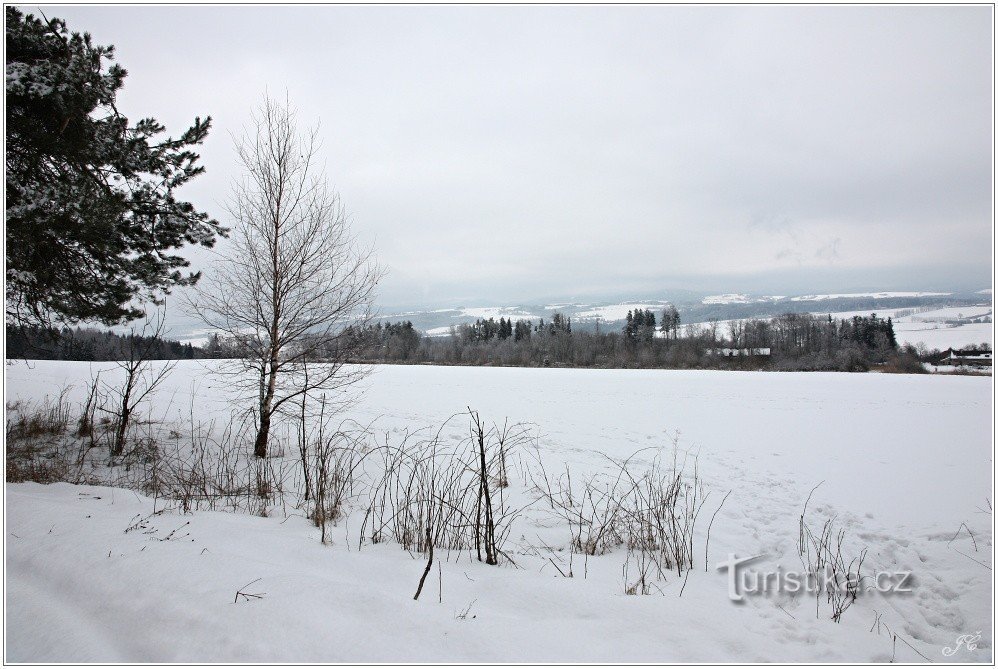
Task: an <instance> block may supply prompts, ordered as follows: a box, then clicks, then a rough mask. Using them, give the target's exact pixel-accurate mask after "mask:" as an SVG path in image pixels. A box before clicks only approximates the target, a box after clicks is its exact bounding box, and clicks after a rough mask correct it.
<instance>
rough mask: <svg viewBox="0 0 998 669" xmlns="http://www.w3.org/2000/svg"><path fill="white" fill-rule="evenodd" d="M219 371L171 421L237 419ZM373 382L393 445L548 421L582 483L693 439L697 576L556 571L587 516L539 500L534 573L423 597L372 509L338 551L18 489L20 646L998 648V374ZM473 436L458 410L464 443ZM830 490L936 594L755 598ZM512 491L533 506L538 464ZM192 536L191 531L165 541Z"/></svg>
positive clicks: (934, 653) (222, 653) (617, 375)
mask: <svg viewBox="0 0 998 669" xmlns="http://www.w3.org/2000/svg"><path fill="white" fill-rule="evenodd" d="M216 364H218V363H217V362H210V363H202V362H198V361H186V362H182V363H181V364H180V365H179V366H178V368H177V369H176V370H175V371H174V373H173V374H172V376H171V377H170V378H169V380H168V382H167V384H166V385H165V386H164V387H163V388H162V389H161V390H160V391H159V393H158V395H157V398H156V402H157V404H156V408H155V411H153V412H152V413H153V416H154V417H155V418H156V419H158V420H162V421H164V422H163V425H162V426H163V429H168V428H175V429H177V430H184V429H187V430H189V429H190V428H189V425H190V414H191V413H193V414H194V415H195V419H197V420H209V419H211V418H216V419H221V420H224V419H225V417H226V416H228V415H229V414H228V409H227V404H226V401H227V400H226V393H227V389H228V388H229V387H230V384H228V383H226V382H225V381H224V380H221V379H219V378H218V377H216V376H213V375H212V374H210V370H211V365H216ZM111 367H113V366H112V365H108V364H99V365H98V364H93V365H91V364H88V363H67V362H33V363H31V364H30V365H26V364H25V363H23V362H20V363H14V364H10V365H8V367H7V369H6V375H7V376H6V380H7V383H6V392H7V397H6V400H7V401H8V402H12V401H16V400H18V399H34V400H38V399H40V398H42V397H43V396H45V395H49V396H53V395H55V394H57V393H58V392H59V391H60V389H61V388H63V387H65V386H67V385H71V386H72V388H71V390H70V391H69V395H70V397H71V398H72V399H73V401H82V399H83V393H84V387H85V384H86V383H87V381H88V380H89V379H90V377H91V375H92V374H93V373H95V372H96V371H97V370H108V369H110V368H111ZM112 376H113V372H105V375H104V377H102V378H111V377H112ZM357 392H358V393H359V394H358V397H357V400H356V402H355V404H354V405H353V406H352V408H350V409H349V412H348V413H349V415H350V416H351V417H352V418H355V419H357V420H358V421H361V422H363V423H365V424H367V423H372V424H373V429H375V430H376V431H378V433H379V434H381V435H384V434H385V433H387V434H388V435H389V436H391V435H396V436H397V435H398V434H399V433H400V432H401V431H403V430H406V429H410V430H412V429H418V428H421V427H426V426H439V425H441V424H442V423H443V422H444V421H445V420H446V419H447V418H448V417H450V416H452V415H453V414H455V413H457V412H460V411H462V410H464V409H465V407H467V406H469V405H470V406H471V407H473V408H475V409H477V410H478V411H480V412H481V414H482V416H483V418H487V419H489V420H497V421H499V422H500V423H501V422H502V421H503V419H505V418H507V417H508V418H509V419H510V420H511V421H523V422H528V423H531V424H532V425H533V427H532V432H533V433H534V434H535V436H536V439H537V442H536V443H537V448H538V450H537V456H538V457H540V458H541V459H542V460H543V462H544V463H545V466H546V467H547V468H549V469H550V470H554V471H558V470H560V469H563V468H564V466H565V465H566V463H567V464H569V465H570V466H571V468H572V472H573V476H575V477H579V476H581V475H583V474H584V473H585V472H587V471H596V470H597V469H599V468H601V467H603V466H605V464H606V460H605V458H604V457H603V455H601V454H606V455H609V456H612V457H616V458H623V457H626V456H628V455H630V454H631V453H633V452H635V451H637V450H638V449H641V448H644V447H661V448H664V449H666V450H667V451H668V450H670V449H671V448H672V446H671V438H672V437H676V438H677V439H678V444H679V447H680V448H681V449H682V450H683V452H685V453H688V454H689V455H690V456H692V455H694V454H695V455H696V456H697V457H698V467H699V473H700V475H701V477H702V478H703V480H704V482H705V483H706V485H707V486H708V490H709V497H708V500H707V503H706V505H705V507H704V509H703V515H702V517H701V519H700V520H699V521H698V524H697V528H698V529H697V539H696V547H695V551H696V556H697V561H698V563H699V567H698V568H697V569H696V570H693V571H690V572H687V574H684V578H679V577H677V576H676V575H675V574H674V573H673V574H672V576H671V577H670V578H669V579H668V580H667V581H665V582H662V583H659V584H658V587H660V589H661V592H660V593H659V592H656V593H655V594H653V595H647V596H628V595H625V594H624V585H623V578H622V566H623V564H624V562H625V559H626V551H625V550H624V549H623V548H621V549H618V550H615V551H612V552H610V553H609V554H607V555H602V556H594V557H589V558H588V561H586V563H585V564H584V563H583V559H582V558H581V557H580V556H578V555H576V556H575V558H574V561H575V562H574V567H573V574H574V578H563V577H562V576H561V575H559V573H558V571H557V570H556V568H555V567H554V566H553V564H555V563H559V562H560V563H561V567H562V569H564V570H566V571H567V561H568V551H567V550H566V547H567V545H568V543H569V539H570V534H569V530H568V527H567V526H565V525H562V524H560V523H559V522H556V521H555V519H553V518H552V517H551V516H550V514H549V513H547V511H546V509H545V508H544V506H543V505H542V504H535V505H533V506H532V507H530V508H529V509H528V510H527V511H526V512H525V513H524V515H523V517H522V518H521V519H520V520H518V521H517V524H516V525H515V526H514V530H513V532H512V533H511V535H510V536H511V543H512V545H513V557H514V559H515V560H516V562H517V566H516V567H514V566H511V565H508V564H507V565H504V566H500V567H491V566H486V565H484V564H482V563H478V562H476V561H474V560H473V559H469V558H468V556H467V555H466V554H465V555H462V556H460V557H458V556H451V559H450V560H449V561H446V562H443V563H442V565H441V570H440V572H439V573H437V572H436V570H437V567H436V566H434V570H433V573H431V575H430V577H429V578H428V579H427V586H426V589H425V590H424V593H423V595H422V597H421V598H420V599H419V601H413V598H412V597H413V592H414V591H415V587H416V583H417V581H418V580H419V577H420V575H421V573H422V571H423V567H424V565H425V559H424V558H423V556H420V555H415V556H410V555H409V554H408V553H406V552H405V551H402V550H400V549H399V547H398V546H397V545H394V544H392V543H382V544H378V545H375V546H370V545H368V546H365V547H364V549H363V550H361V551H358V550H357V536H358V532H359V529H358V528H359V526H360V521H361V519H362V516H363V511H362V510H361V509H358V510H357V511H355V512H354V513H353V514H352V515H350V516H349V517H348V518H347V519H346V520H345V521H342V522H340V523H339V525H338V526H337V527H336V528H334V535H333V544H332V545H331V546H323V545H321V544H320V542H319V538H318V537H319V531H318V530H317V529H316V528H315V527H314V526H313V525H311V524H310V523H309V522H308V521H307V520H306V519H305V518H303V517H302V516H301V515H296V513H295V512H293V510H292V513H291V514H290V515H289V516H287V517H285V515H284V514H283V513H282V512H281V511H280V510H277V511H276V512H275V513H273V514H272V516H271V517H268V518H261V517H256V516H247V515H236V514H225V513H210V512H195V513H193V514H190V515H186V516H185V515H181V514H180V513H179V512H177V511H171V512H168V513H163V514H161V515H157V516H155V517H153V518H151V519H150V521H149V527H148V529H147V530H146V531H144V532H141V533H140V532H130V533H126V532H125V531H124V530H125V529H126V528H127V527H129V526H130V525H132V524H133V523H134V519H135V518H136V517H137V516H138V517H142V516H145V515H147V514H149V513H151V512H152V510H153V504H154V502H153V500H151V499H148V498H145V497H142V496H141V495H138V494H136V493H133V492H130V491H125V490H120V489H108V488H94V487H76V486H70V485H66V484H56V485H50V486H41V485H37V484H8V485H7V486H6V488H5V500H6V527H5V530H6V531H5V546H6V577H7V582H6V647H5V652H6V658H5V659H6V660H7V661H8V662H59V661H62V662H67V661H74V662H95V661H98V662H150V661H155V662H197V661H215V662H219V661H227V662H248V661H258V662H401V661H410V662H446V661H451V662H469V661H478V662H544V661H549V662H608V661H616V662H718V661H720V662H753V661H760V662H761V661H777V662H888V661H891V660H892V658H893V659H894V660H896V661H899V662H924V661H932V662H938V661H962V662H990V661H991V660H992V657H993V638H992V616H991V609H992V603H993V598H992V587H993V586H992V571H991V569H992V564H993V543H992V524H993V520H992V515H991V513H990V505H991V501H992V499H993V498H992V494H993V480H992V472H993V452H992V443H993V435H992V405H993V395H992V384H991V379H990V378H973V377H939V376H907V375H884V374H823V373H796V374H795V373H749V372H710V371H663V370H569V369H517V368H467V367H432V366H384V367H375V368H374V372H373V374H372V375H371V376H370V377H368V378H367V379H366V380H365V381H364V382H363V383H362V384H361V385H360V386H358V387H357ZM185 426H187V427H186V428H185ZM462 432H464V433H466V429H465V428H464V427H462V425H461V424H452V426H449V427H448V428H447V433H446V435H445V436H449V437H458V436H460V435H461V433H462ZM650 453H651V451H646V452H645V453H643V454H641V455H640V456H639V458H646V457H650ZM522 462H526V463H529V462H531V459H530V457H526V455H525V456H524V457H523V460H522ZM818 484H821V485H820V486H819V487H818V488H817V489H816V490H815V491H814V495H813V497H812V499H811V501H810V505H809V506H808V520H809V522H810V523H811V524H814V525H817V526H819V527H820V525H821V523H822V522H823V521H824V520H825V519H829V518H834V519H835V522H836V525H837V526H838V527H841V528H842V529H844V530H845V531H846V533H847V550H848V551H849V553H850V554H858V552H859V551H860V550H862V549H863V548H866V549H867V550H868V554H867V557H866V562H864V571H865V570H867V569H869V570H870V572H871V573H872V572H876V571H880V570H885V571H899V570H903V571H911V572H912V573H913V575H914V588H913V591H912V592H910V593H906V594H901V593H892V594H891V593H889V594H882V593H879V592H876V591H871V592H864V593H863V594H862V595H861V596H860V597H859V599H858V600H857V602H856V603H855V604H854V605H853V607H852V608H850V609H848V610H847V611H846V612H845V614H844V616H843V618H842V621H841V622H840V623H835V622H833V621H831V620H830V619H829V612H828V608H827V605H826V604H825V603H824V601H823V600H822V602H821V605H820V607H819V608H818V610H817V613H816V608H815V604H816V600H815V599H814V598H813V597H806V596H797V597H794V596H791V595H786V594H782V595H771V596H746V597H745V600H744V602H742V603H739V604H736V603H734V602H732V601H731V600H730V599H729V597H728V594H727V576H726V575H725V574H724V573H721V572H718V571H717V570H716V569H715V566H716V565H717V563H719V562H721V561H723V560H725V559H727V557H728V556H729V555H731V554H737V555H739V556H754V555H760V556H761V557H760V558H759V559H758V560H757V561H756V562H754V563H753V568H754V569H757V570H759V571H760V572H764V571H767V570H774V569H778V568H783V569H793V568H796V567H799V564H800V563H799V557H798V554H797V551H796V542H797V539H798V533H799V525H798V523H799V517H800V514H801V510H802V507H803V505H804V502H805V499H806V498H807V497H808V494H809V492H810V491H811V490H812V489H813V488H815V486H817V485H818ZM511 490H513V491H514V492H516V494H519V495H521V496H522V497H523V498H524V499H527V498H529V491H528V489H527V485H526V481H525V477H524V475H523V470H522V469H519V470H517V473H516V474H514V475H513V476H512V480H511ZM729 491H730V495H729V497H728V499H727V500H726V501H725V503H724V505H723V507H722V506H720V503H721V500H722V498H723V497H724V495H725V494H726V493H728V492H729ZM158 504H159V508H162V506H163V502H162V500H160V501H159V502H158ZM718 509H720V510H719V511H718ZM715 512H717V514H716V518H715V519H714V520H713V524H712V526H710V525H708V523H709V522H710V520H711V517H712V515H713V514H714V513H715ZM708 527H710V528H711V529H710V542H709V551H707V550H705V538H706V537H705V533H706V531H707V528H708ZM173 530H178V532H176V533H175V534H174V535H173V537H181V538H180V540H178V539H176V538H171V539H169V540H163V539H165V538H167V537H169V536H170V532H171V531H173ZM967 530H969V532H968V531H967ZM970 532H972V533H973V535H971V534H970ZM542 543H543V544H547V545H548V546H551V547H552V549H553V551H552V552H547V551H543V550H539V549H538V546H539V545H541V544H542ZM438 563H439V561H438ZM256 579H259V580H256ZM255 580H256V582H255V583H253V584H252V585H251V586H249V587H248V588H247V591H248V592H250V593H256V594H262V595H263V596H262V597H261V598H258V599H252V598H251V600H250V601H242V600H241V601H239V602H235V603H234V602H233V599H234V597H235V593H236V591H237V590H238V589H240V588H241V587H242V586H246V585H247V584H249V583H250V582H252V581H255ZM465 612H466V615H462V613H465ZM962 635H971V636H970V637H965V636H964V637H963V641H960V640H959V639H960V638H961V637H962ZM978 637H979V638H978ZM968 639H969V640H971V643H969V644H968V643H967V641H968ZM950 651H953V652H952V653H950Z"/></svg>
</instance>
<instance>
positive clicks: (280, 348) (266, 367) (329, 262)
mask: <svg viewBox="0 0 998 669" xmlns="http://www.w3.org/2000/svg"><path fill="white" fill-rule="evenodd" d="M319 146H320V142H319V138H318V125H316V126H315V127H313V128H310V129H307V130H305V131H299V128H298V123H297V113H296V111H295V110H294V109H293V108H291V106H290V104H288V103H287V101H285V102H284V103H281V102H277V101H275V100H273V99H270V98H269V97H268V98H265V99H264V101H263V103H262V104H261V105H260V107H259V108H258V109H257V110H255V112H254V114H253V117H252V123H251V125H250V126H249V127H248V128H247V129H246V130H245V131H244V133H243V135H242V136H241V137H239V138H237V139H236V152H237V154H238V156H239V160H240V163H241V164H242V166H243V168H244V170H245V175H244V177H243V178H242V179H241V180H240V181H238V182H237V183H236V184H235V185H234V188H233V193H232V197H231V199H230V202H229V205H228V210H229V214H230V216H231V218H232V221H233V230H232V244H231V250H230V251H229V253H228V254H227V255H225V256H223V257H222V258H221V259H220V261H219V262H218V263H216V264H215V266H214V267H213V274H212V275H210V276H206V280H205V281H204V282H202V284H201V285H200V286H199V288H198V290H197V293H196V294H195V296H194V297H193V298H192V299H191V306H192V308H193V309H192V310H193V312H194V313H195V314H197V315H198V316H199V317H200V318H201V319H202V320H203V321H204V322H205V323H206V324H207V325H208V326H209V327H211V328H214V329H216V330H219V331H222V332H224V333H225V334H227V335H229V336H230V337H232V338H234V339H235V340H236V341H238V342H239V344H240V348H241V350H242V358H241V359H239V360H235V361H232V362H231V363H229V364H228V365H227V366H225V371H227V372H229V373H232V374H233V384H234V386H235V387H236V388H237V389H239V390H241V391H243V392H244V394H246V395H247V396H250V397H253V398H254V399H253V401H254V403H255V405H256V413H257V419H258V423H257V425H258V427H257V435H256V441H255V445H254V453H255V455H256V456H257V457H265V456H266V455H267V442H268V438H269V435H270V428H271V423H272V422H273V420H274V417H275V416H277V415H279V414H280V413H281V412H282V411H284V410H288V411H290V410H292V409H293V404H294V403H295V400H298V401H300V400H301V398H303V397H304V398H307V397H308V396H309V394H310V393H312V392H313V391H318V390H321V391H323V392H324V393H326V394H327V395H330V394H331V391H335V390H337V389H341V388H344V387H345V386H347V385H349V384H351V383H354V382H355V381H357V380H359V379H360V378H361V377H362V376H363V375H364V374H365V372H366V370H365V369H363V368H360V367H348V366H346V364H345V363H346V360H347V357H348V355H349V353H350V350H351V345H352V342H351V339H352V338H351V337H350V336H349V335H350V332H349V330H347V326H349V325H359V324H363V323H365V322H366V321H368V320H369V319H370V313H371V302H372V300H373V297H374V290H375V288H376V286H377V284H378V281H379V279H380V276H381V272H380V270H379V269H378V268H377V267H376V266H375V265H374V263H373V261H372V258H371V251H370V250H367V249H361V248H360V247H359V246H358V244H357V243H356V240H355V238H354V237H353V236H352V235H351V233H350V230H349V225H348V221H347V217H346V215H345V213H344V210H343V207H342V205H341V203H340V199H339V197H338V196H337V194H336V193H335V192H334V191H333V190H332V189H331V188H330V187H329V185H328V183H327V181H326V178H325V174H324V173H323V170H322V169H321V166H320V165H318V164H317V163H318V151H319ZM314 361H321V363H322V364H311V365H309V366H308V367H307V373H306V364H307V363H309V362H314Z"/></svg>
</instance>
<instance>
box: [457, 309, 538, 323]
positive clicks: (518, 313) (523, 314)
mask: <svg viewBox="0 0 998 669" xmlns="http://www.w3.org/2000/svg"><path fill="white" fill-rule="evenodd" d="M459 311H460V312H461V316H458V317H457V318H460V317H462V316H463V317H468V318H475V319H478V318H481V319H484V320H488V319H490V318H494V319H495V320H499V319H500V318H513V319H515V320H535V321H536V320H538V319H540V318H542V316H537V315H536V314H532V313H530V312H528V311H524V310H523V309H521V308H520V307H472V308H461V309H460V310H459Z"/></svg>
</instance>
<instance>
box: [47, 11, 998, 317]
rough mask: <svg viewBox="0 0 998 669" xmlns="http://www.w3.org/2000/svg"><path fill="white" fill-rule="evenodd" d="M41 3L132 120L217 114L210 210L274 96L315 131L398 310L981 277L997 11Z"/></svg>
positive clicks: (207, 180)
mask: <svg viewBox="0 0 998 669" xmlns="http://www.w3.org/2000/svg"><path fill="white" fill-rule="evenodd" d="M27 10H28V11H31V8H27ZM46 13H48V14H50V15H57V16H63V17H65V18H67V19H68V20H69V22H70V27H71V28H74V29H80V30H83V29H85V30H89V31H90V32H91V33H92V34H93V36H94V38H95V40H96V41H97V42H99V43H113V44H115V45H116V46H117V47H118V57H119V60H120V62H122V63H123V64H124V66H125V67H126V68H127V69H128V70H129V73H130V74H129V77H128V79H127V80H126V85H125V89H124V91H123V93H122V95H121V98H120V101H121V107H122V109H123V110H124V111H125V112H126V113H128V114H129V115H131V116H133V117H135V118H138V117H140V116H145V115H153V116H156V117H157V118H159V119H160V120H162V121H164V122H165V123H166V124H167V127H168V128H170V129H172V130H179V129H180V127H181V125H183V124H184V123H186V122H188V121H189V120H190V119H191V118H192V117H193V116H194V115H196V114H202V115H204V114H211V115H212V116H213V117H214V118H215V123H216V129H215V131H214V133H213V136H212V137H211V138H210V139H209V141H208V143H207V145H206V146H205V149H204V152H203V158H204V162H205V164H206V166H207V167H208V173H207V174H206V175H205V176H204V177H203V178H201V179H200V180H199V183H197V184H192V185H191V186H190V187H189V188H188V189H187V196H188V197H190V198H192V199H194V200H195V201H197V202H198V203H199V204H200V205H202V206H204V207H206V208H208V209H209V210H211V211H212V212H214V213H216V215H218V216H219V217H221V216H222V214H223V210H222V208H221V207H220V206H219V204H220V203H221V202H222V201H223V200H224V198H225V197H226V193H227V192H228V183H229V182H230V180H231V179H232V178H233V177H234V176H235V175H236V174H237V173H238V172H237V169H236V166H235V164H234V160H233V155H232V150H231V139H230V136H229V133H230V132H234V131H237V130H238V129H239V128H240V127H241V125H242V124H243V123H245V122H246V120H247V118H248V109H249V107H250V106H252V105H253V104H254V103H256V102H257V101H258V100H259V98H260V96H261V95H262V94H263V92H264V91H265V90H269V91H270V92H271V93H278V94H280V93H283V92H284V91H287V93H288V95H289V97H290V98H291V100H292V101H293V102H294V103H295V104H296V105H297V106H298V107H299V108H300V110H301V113H302V116H303V117H304V118H305V119H315V118H321V120H322V127H323V136H324V139H325V157H326V160H327V168H328V172H329V175H330V178H331V179H332V181H333V182H334V183H335V184H336V186H337V188H338V189H339V191H340V193H341V195H342V197H343V200H344V203H345V204H346V206H347V208H348V209H349V211H350V212H351V214H352V219H353V221H354V225H355V227H356V230H357V232H358V233H359V235H360V236H361V239H363V240H365V241H367V242H370V243H375V244H376V246H377V248H378V255H379V257H380V259H381V261H382V263H383V264H385V265H386V266H387V267H388V268H389V270H390V276H389V278H388V280H387V281H386V282H385V284H384V286H383V301H384V303H386V304H406V303H420V302H446V301H448V300H461V299H471V298H477V299H490V300H497V301H506V300H525V299H530V298H532V297H534V296H542V295H575V294H585V293H586V292H587V291H588V292H592V293H599V292H620V291H627V290H634V291H640V292H641V293H642V294H650V293H652V292H654V291H655V290H659V289H662V288H666V287H685V288H692V289H698V288H704V289H711V288H715V287H717V288H723V289H726V290H750V289H752V288H749V287H745V288H743V287H741V286H739V285H737V283H735V282H740V283H741V284H742V285H744V286H753V285H754V286H772V288H769V289H770V290H773V291H778V292H782V291H786V290H790V288H789V286H791V285H796V286H801V287H802V289H803V290H805V291H807V290H818V289H820V288H821V287H822V286H823V285H825V284H824V283H823V282H829V281H840V280H844V279H843V277H848V280H850V281H854V282H857V283H865V284H869V285H873V286H875V287H881V286H883V287H884V288H887V287H889V286H888V285H887V284H895V283H900V284H905V285H906V286H908V287H910V288H912V289H919V288H926V287H927V286H924V285H922V284H924V282H926V281H929V280H931V281H936V282H941V283H946V282H950V283H954V284H973V283H974V282H975V281H976V282H984V281H988V279H989V276H990V271H989V270H990V264H991V185H992V174H991V147H992V143H993V137H992V121H991V112H992V101H993V90H992V85H991V63H992V53H991V44H992V32H991V26H992V9H991V8H990V7H746V8H742V7H699V8H696V7H694V8H690V7H630V8H600V7H457V8H445V7H431V8H428V7H424V8H413V7H381V8H375V7H297V8H263V7H224V8H223V7H218V8H199V7H168V8H167V7H72V8H51V10H48V9H47V10H46ZM198 262H200V263H202V264H207V261H206V260H205V257H200V258H198ZM206 270H208V271H210V266H209V267H206ZM834 277H839V279H835V278H834ZM729 282H730V283H729ZM916 284H919V285H916ZM780 286H786V287H784V288H781V287H780ZM898 287H900V286H898ZM981 287H983V285H982V286H981Z"/></svg>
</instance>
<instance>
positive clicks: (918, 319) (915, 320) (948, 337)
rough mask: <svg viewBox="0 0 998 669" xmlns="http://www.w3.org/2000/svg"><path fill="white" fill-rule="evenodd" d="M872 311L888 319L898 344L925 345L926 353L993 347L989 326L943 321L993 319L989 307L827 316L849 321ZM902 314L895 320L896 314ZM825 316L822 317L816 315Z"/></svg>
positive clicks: (861, 312)
mask: <svg viewBox="0 0 998 669" xmlns="http://www.w3.org/2000/svg"><path fill="white" fill-rule="evenodd" d="M871 311H876V313H877V316H879V317H880V318H887V317H888V316H889V317H891V318H892V319H893V321H894V334H895V335H896V336H897V340H898V343H899V344H902V345H903V344H911V345H913V346H917V345H918V344H920V343H921V344H925V346H926V348H928V349H939V350H940V351H945V350H946V349H948V348H957V349H959V348H964V347H968V346H977V345H980V344H982V343H987V344H988V345H989V346H991V347H992V348H993V347H994V325H993V323H960V324H952V323H947V322H946V321H954V320H959V319H972V318H982V317H985V316H992V317H993V313H992V312H993V307H992V306H991V305H975V306H961V307H943V308H941V309H929V310H925V311H916V312H915V313H910V312H911V311H912V310H911V309H910V308H907V309H884V310H865V311H840V312H834V313H832V314H831V316H832V318H852V317H853V316H869V315H870V313H871ZM899 313H900V314H904V315H902V316H898V314H899ZM819 315H826V314H819Z"/></svg>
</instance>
